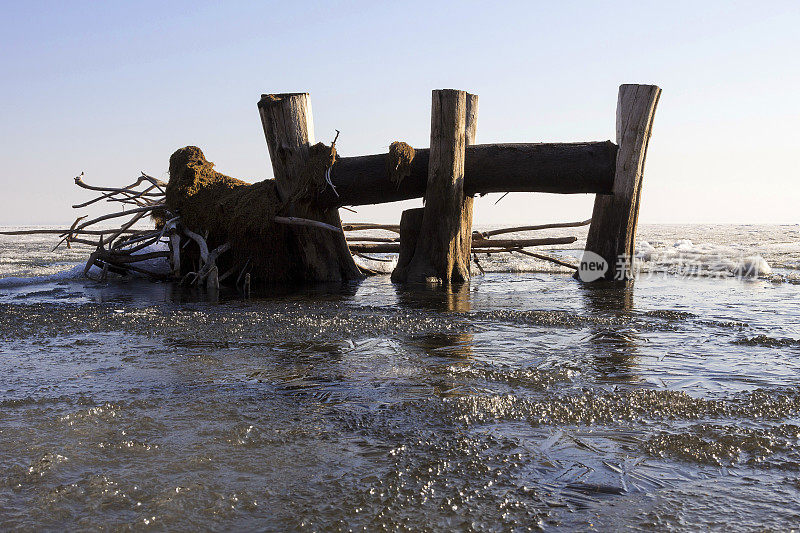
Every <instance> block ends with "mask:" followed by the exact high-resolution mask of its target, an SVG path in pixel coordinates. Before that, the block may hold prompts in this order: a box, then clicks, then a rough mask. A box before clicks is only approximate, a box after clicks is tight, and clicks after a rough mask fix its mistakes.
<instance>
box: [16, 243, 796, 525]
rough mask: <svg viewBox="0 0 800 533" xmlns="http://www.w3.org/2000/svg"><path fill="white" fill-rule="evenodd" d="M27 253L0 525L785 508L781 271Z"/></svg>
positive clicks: (791, 308)
mask: <svg viewBox="0 0 800 533" xmlns="http://www.w3.org/2000/svg"><path fill="white" fill-rule="evenodd" d="M659 231H661V230H659ZM663 231H667V230H663ZM794 231H796V230H794ZM682 233H686V230H685V228H684V230H682ZM700 234H702V232H700ZM668 235H673V237H674V240H675V241H678V240H679V239H684V238H689V237H685V236H684V235H679V234H678V232H675V233H673V234H668ZM788 238H789V239H790V238H793V237H791V236H790V237H788ZM696 239H697V238H696V237H695V240H696ZM652 240H653V241H655V240H656V239H652ZM774 240H778V239H774ZM5 243H6V241H3V242H1V243H0V246H4V245H5ZM719 244H720V245H722V244H724V243H719ZM669 245H671V243H667V244H666V245H665V246H669ZM42 248H43V247H42ZM6 250H7V249H6ZM756 252H758V253H761V250H756ZM42 253H45V252H42ZM762 255H764V254H762ZM6 257H9V255H8V253H7V254H6ZM764 257H767V255H764ZM53 260H54V259H53ZM53 260H50V262H48V261H47V260H42V262H43V265H39V266H36V265H34V266H33V267H30V268H29V269H28V270H27V271H26V270H25V269H24V268H18V269H17V270H14V269H13V268H11V267H7V272H8V273H9V274H15V273H16V274H17V275H30V273H34V274H37V273H39V271H37V270H36V269H37V268H41V269H49V268H51V266H50V265H51V263H52V261H53ZM789 261H791V258H790V260H789ZM34 262H35V260H34ZM787 264H788V263H787ZM26 268H27V267H26ZM777 270H778V271H779V272H780V267H779V268H778V269H777ZM41 273H42V274H47V275H46V276H43V277H40V278H36V279H29V280H15V281H14V282H13V283H7V284H6V285H4V286H2V285H0V373H1V376H2V377H0V465H1V466H2V469H1V470H0V528H2V529H9V528H23V529H60V528H62V527H63V526H65V525H68V526H70V527H76V528H77V527H80V528H85V529H99V528H106V527H111V528H122V529H148V528H153V527H154V528H156V529H190V528H198V529H200V528H202V529H212V530H218V529H234V528H236V529H239V528H244V529H266V530H350V529H352V530H369V531H374V530H381V529H386V530H403V529H407V530H415V531H416V530H451V529H475V530H499V531H504V530H510V529H514V530H525V529H534V530H536V529H547V530H561V529H563V530H574V529H582V530H585V529H592V528H594V529H597V530H609V529H627V528H633V529H651V530H658V531H663V530H697V529H707V528H711V529H726V530H752V529H767V530H785V529H788V528H791V527H800V503H799V502H800V482H799V481H798V472H800V321H798V319H797V317H798V316H800V300H799V299H798V291H800V287H798V286H797V285H796V284H793V283H786V282H783V281H781V280H775V279H773V278H768V279H738V278H735V277H727V278H723V279H718V278H711V277H699V278H689V279H687V278H681V277H678V276H675V275H670V274H651V275H647V276H643V277H642V278H641V279H639V280H637V282H636V283H635V285H633V286H630V285H629V286H608V285H601V286H586V285H582V284H580V283H578V282H576V281H574V280H573V279H571V278H570V277H569V276H566V275H560V274H553V273H543V272H522V273H510V272H489V273H487V274H486V275H485V276H478V277H476V278H474V279H473V280H472V282H471V283H470V284H469V285H467V286H464V287H462V288H460V289H459V290H456V291H444V290H430V289H422V288H400V287H398V286H394V285H392V284H391V283H390V281H389V280H388V278H387V277H385V276H381V277H374V278H370V279H367V280H365V281H364V282H362V283H359V284H347V285H334V286H330V285H324V286H315V287H306V288H302V289H295V290H285V291H282V293H281V294H270V295H267V294H262V295H257V296H254V297H253V298H251V299H248V300H244V299H241V298H240V297H239V296H238V295H236V294H233V293H227V292H222V293H219V294H208V293H205V292H200V291H191V290H183V289H180V288H177V287H175V286H173V285H171V284H158V283H150V282H146V281H141V280H140V281H137V280H129V281H110V282H107V283H96V282H92V281H88V280H82V279H74V278H72V277H68V276H67V277H65V276H52V275H50V270H44V271H42V272H41ZM0 281H2V280H0Z"/></svg>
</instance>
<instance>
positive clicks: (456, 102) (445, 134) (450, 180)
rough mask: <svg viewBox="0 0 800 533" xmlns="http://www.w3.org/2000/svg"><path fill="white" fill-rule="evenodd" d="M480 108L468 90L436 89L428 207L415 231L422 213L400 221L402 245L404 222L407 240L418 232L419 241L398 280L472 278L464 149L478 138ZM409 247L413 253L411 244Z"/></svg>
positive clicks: (399, 267) (401, 267) (398, 271)
mask: <svg viewBox="0 0 800 533" xmlns="http://www.w3.org/2000/svg"><path fill="white" fill-rule="evenodd" d="M477 104H478V99H477V96H475V95H469V94H467V93H466V92H465V91H458V90H452V89H444V90H436V91H433V94H432V105H431V149H430V158H429V163H428V183H427V188H426V190H425V207H424V209H423V212H422V217H421V222H420V225H419V230H418V231H416V228H412V225H413V224H415V222H416V221H417V220H419V218H420V217H419V213H418V212H416V213H409V214H404V218H403V219H401V224H400V226H401V235H400V239H401V242H402V241H403V226H404V224H403V220H405V227H406V238H407V239H408V238H409V236H410V234H412V233H415V234H416V243H415V245H414V250H413V255H411V257H410V260H409V259H408V255H407V254H403V257H402V260H403V262H402V263H401V262H400V260H399V259H400V258H398V265H397V267H396V268H395V271H394V272H393V273H392V279H393V280H395V281H401V282H402V281H410V282H440V283H450V282H461V281H466V280H468V279H469V275H470V247H471V244H472V201H471V200H472V198H469V200H467V197H466V196H465V194H464V150H465V148H466V145H467V136H468V135H469V136H470V137H471V138H472V139H474V137H475V130H476V127H477V108H478V105H477ZM468 110H469V111H468ZM468 116H469V117H470V123H469V124H468V123H467V117H468ZM468 131H469V134H468ZM404 248H405V251H407V252H409V251H410V250H409V248H410V246H407V247H404ZM406 260H408V263H407V264H406Z"/></svg>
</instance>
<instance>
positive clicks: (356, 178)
mask: <svg viewBox="0 0 800 533" xmlns="http://www.w3.org/2000/svg"><path fill="white" fill-rule="evenodd" d="M616 156H617V145H615V144H614V143H612V142H611V141H600V142H581V143H533V144H531V143H528V144H526V143H520V144H476V145H474V146H468V147H467V148H466V150H465V162H464V193H465V194H467V195H475V194H483V193H491V192H550V193H560V194H579V193H595V194H611V192H612V189H613V184H614V171H615V168H616V167H615V164H616ZM429 159H430V150H429V149H427V148H421V149H418V150H416V151H415V156H414V159H413V160H412V162H411V168H410V174H409V175H408V176H407V177H406V178H405V179H403V180H402V181H401V182H400V183H399V184H396V183H394V182H393V181H392V180H391V178H390V177H389V171H388V154H376V155H365V156H357V157H340V158H338V159H337V161H336V163H335V164H334V165H333V168H332V169H331V181H332V183H333V185H334V186H335V187H336V192H337V193H338V194H339V196H336V194H334V193H333V191H331V190H327V191H325V193H324V194H323V195H322V196H321V197H320V198H319V199H318V201H319V204H320V205H323V206H340V205H366V204H378V203H384V202H394V201H398V200H408V199H411V198H421V197H422V196H424V195H425V187H426V185H427V182H428V164H429Z"/></svg>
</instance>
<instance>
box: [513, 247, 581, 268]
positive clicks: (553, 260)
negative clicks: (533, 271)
mask: <svg viewBox="0 0 800 533" xmlns="http://www.w3.org/2000/svg"><path fill="white" fill-rule="evenodd" d="M512 251H514V252H517V253H520V254H523V255H527V256H530V257H535V258H536V259H541V260H542V261H550V262H551V263H555V264H557V265H561V266H563V267H567V268H571V269H572V270H578V267H577V266H575V265H573V264H572V263H567V262H566V261H562V260H560V259H557V258H555V257H553V256H550V255H544V254H537V253H534V252H529V251H527V250H522V249H520V248H517V249H515V250H512Z"/></svg>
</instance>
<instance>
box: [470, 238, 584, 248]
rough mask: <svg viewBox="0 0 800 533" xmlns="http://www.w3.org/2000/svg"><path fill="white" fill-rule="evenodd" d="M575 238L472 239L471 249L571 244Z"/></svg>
mask: <svg viewBox="0 0 800 533" xmlns="http://www.w3.org/2000/svg"><path fill="white" fill-rule="evenodd" d="M577 240H578V238H577V237H546V238H542V239H473V240H472V247H473V248H490V247H491V248H527V247H528V246H547V245H548V244H572V243H573V242H575V241H577Z"/></svg>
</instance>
